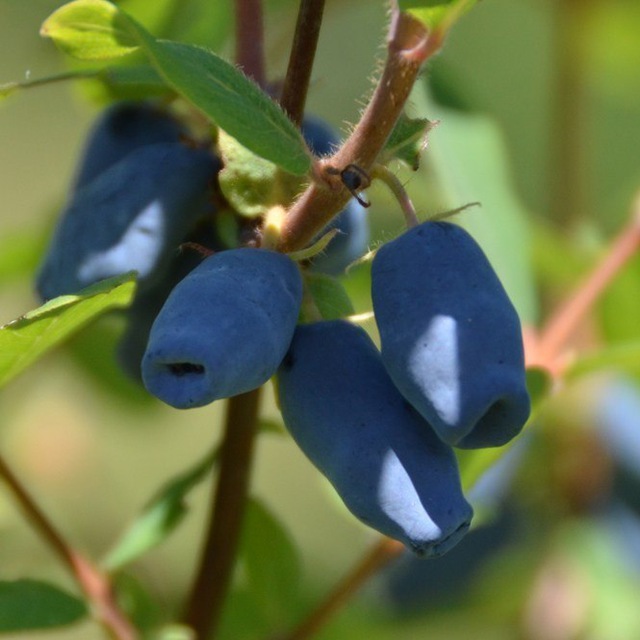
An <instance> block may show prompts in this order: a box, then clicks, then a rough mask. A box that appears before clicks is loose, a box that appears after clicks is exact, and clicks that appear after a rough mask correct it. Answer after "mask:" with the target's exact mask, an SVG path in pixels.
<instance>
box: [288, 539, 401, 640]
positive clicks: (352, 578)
mask: <svg viewBox="0 0 640 640" xmlns="http://www.w3.org/2000/svg"><path fill="white" fill-rule="evenodd" d="M404 550H405V547H404V545H403V544H401V543H400V542H397V541H396V540H392V539H391V538H382V539H381V540H380V541H379V542H377V543H376V544H375V545H374V546H373V547H372V548H371V549H370V550H369V551H367V553H366V554H365V555H364V556H363V557H362V559H361V560H360V561H359V562H358V564H357V565H356V566H355V567H353V569H352V570H351V571H350V572H349V573H348V574H347V575H346V576H345V577H344V578H343V579H342V580H341V581H340V582H339V583H338V584H337V585H336V586H335V588H334V589H333V590H332V591H331V593H330V594H329V595H328V596H327V597H326V598H325V600H324V601H323V602H321V603H320V605H319V606H318V607H317V608H316V609H315V610H314V611H312V612H311V614H309V616H307V618H306V619H305V620H304V621H303V622H302V623H301V624H300V625H299V626H298V627H296V628H295V629H294V630H293V631H291V632H290V633H287V634H285V635H282V636H278V639H277V640H308V638H311V637H313V636H314V635H315V634H316V633H317V632H318V631H320V629H322V628H323V627H325V626H326V624H327V622H328V621H329V620H330V619H331V618H332V617H333V616H334V615H335V614H336V613H337V612H338V611H339V610H340V609H342V608H343V607H344V606H345V604H347V602H349V600H351V599H352V598H353V596H354V595H355V594H356V592H357V591H358V590H359V589H360V587H362V586H363V585H364V584H365V583H366V582H367V581H368V580H369V579H370V578H371V577H372V576H374V575H375V574H376V573H377V572H378V571H380V570H381V569H382V568H383V567H384V566H386V565H387V564H388V563H389V562H391V561H392V560H393V559H394V558H397V557H398V556H399V555H400V554H401V553H402V552H403V551H404Z"/></svg>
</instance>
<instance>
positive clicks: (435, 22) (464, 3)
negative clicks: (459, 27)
mask: <svg viewBox="0 0 640 640" xmlns="http://www.w3.org/2000/svg"><path fill="white" fill-rule="evenodd" d="M476 2H477V0H399V2H398V4H399V6H400V10H401V11H406V12H407V13H410V14H411V15H412V16H414V17H416V18H417V19H418V20H420V22H422V23H423V24H424V25H425V26H426V27H427V28H428V29H429V30H430V31H433V30H436V29H437V30H439V31H440V32H441V33H443V34H444V33H446V32H447V31H448V30H449V29H450V28H451V27H452V26H453V24H454V23H455V22H456V21H457V20H458V18H460V16H462V15H463V14H464V13H466V12H467V11H469V9H471V7H473V5H474V4H476Z"/></svg>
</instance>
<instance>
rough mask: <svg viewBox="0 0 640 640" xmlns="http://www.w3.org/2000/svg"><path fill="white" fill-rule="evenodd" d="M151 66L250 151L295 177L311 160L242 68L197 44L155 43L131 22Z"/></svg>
mask: <svg viewBox="0 0 640 640" xmlns="http://www.w3.org/2000/svg"><path fill="white" fill-rule="evenodd" d="M128 20H129V21H130V24H131V29H132V30H133V31H134V32H135V33H136V36H137V38H138V40H139V42H140V43H141V44H142V45H143V48H144V50H145V52H146V53H147V55H148V56H149V59H150V60H151V62H152V64H153V65H154V66H155V67H156V69H157V70H158V71H159V72H160V74H161V75H162V76H163V77H164V78H165V80H166V81H167V82H168V83H169V84H170V85H171V86H172V87H173V88H174V89H175V90H176V91H177V92H178V93H179V94H180V95H182V96H183V97H184V98H186V99H187V100H189V101H190V102H191V103H192V104H194V105H195V106H196V107H198V108H199V109H200V110H202V111H203V112H204V113H205V114H206V115H208V116H209V117H210V118H211V119H212V120H213V121H214V122H215V123H216V124H217V125H218V126H219V127H220V128H221V129H224V130H225V131H226V132H227V133H228V134H229V135H230V136H233V137H234V138H235V139H236V140H238V142H240V144H242V145H244V146H245V147H246V148H247V149H249V150H250V151H252V152H253V153H255V154H256V155H258V156H260V157H261V158H265V159H266V160H269V161H270V162H273V163H274V164H276V165H278V166H279V167H281V168H282V169H284V170H285V171H288V172H289V173H292V174H294V175H298V176H301V175H304V174H306V173H307V172H308V171H309V169H310V167H311V156H310V154H309V151H308V149H307V146H306V144H305V143H304V140H303V139H302V135H301V133H300V132H299V131H298V129H297V128H296V126H295V125H294V124H293V122H291V120H289V118H288V117H287V116H286V114H285V113H284V111H282V109H280V107H279V106H278V105H277V104H276V103H275V102H274V101H273V100H272V99H271V98H270V97H269V96H268V95H267V94H265V93H264V92H263V91H262V90H261V89H260V88H259V87H258V85H256V84H255V83H254V82H253V81H251V80H250V79H249V78H247V76H245V75H244V74H243V73H242V72H241V71H240V70H239V69H237V68H236V67H234V66H233V65H232V64H229V63H228V62H227V61H226V60H223V59H222V58H221V57H220V56H218V55H216V54H215V53H213V52H212V51H209V50H207V49H204V48H203V47H198V46H195V45H189V44H182V43H179V42H170V41H168V40H156V39H155V38H153V36H151V34H149V33H148V32H146V31H145V30H144V29H143V28H142V27H141V26H140V25H139V24H138V23H136V22H135V21H133V20H132V19H131V18H128Z"/></svg>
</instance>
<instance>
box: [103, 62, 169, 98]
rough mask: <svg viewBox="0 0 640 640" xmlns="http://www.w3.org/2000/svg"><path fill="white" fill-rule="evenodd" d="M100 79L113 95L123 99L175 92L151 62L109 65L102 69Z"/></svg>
mask: <svg viewBox="0 0 640 640" xmlns="http://www.w3.org/2000/svg"><path fill="white" fill-rule="evenodd" d="M98 79H99V80H100V81H102V83H103V84H104V85H105V86H106V87H107V89H108V90H109V91H110V93H111V94H112V96H114V97H117V98H121V99H123V98H131V97H135V96H137V95H140V96H144V97H148V96H150V95H154V96H158V95H164V94H167V93H173V90H172V89H170V88H169V87H168V86H167V83H166V82H165V81H164V80H163V79H162V77H161V76H160V74H159V73H158V72H157V71H156V70H155V69H154V68H153V67H152V66H151V65H150V64H138V65H131V66H124V65H118V66H114V67H107V68H106V69H103V70H102V72H101V73H100V75H99V77H98Z"/></svg>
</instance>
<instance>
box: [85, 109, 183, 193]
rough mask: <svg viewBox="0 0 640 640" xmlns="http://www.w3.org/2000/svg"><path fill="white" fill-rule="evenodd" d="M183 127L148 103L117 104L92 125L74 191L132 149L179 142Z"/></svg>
mask: <svg viewBox="0 0 640 640" xmlns="http://www.w3.org/2000/svg"><path fill="white" fill-rule="evenodd" d="M184 135H186V131H185V129H184V127H183V126H182V125H181V124H179V123H178V121H177V120H175V119H174V118H172V117H171V116H170V115H169V114H167V113H166V112H164V111H162V110H160V108H158V107H157V106H155V105H153V104H151V103H149V102H118V103H116V104H114V105H112V106H110V107H109V108H108V109H106V110H105V111H104V112H103V113H102V114H101V116H100V118H99V119H98V121H97V122H96V123H95V124H94V126H93V129H92V130H91V132H90V133H89V137H88V138H87V141H86V143H85V146H84V150H83V152H82V154H81V158H80V162H79V163H78V168H77V170H76V176H75V179H74V181H73V183H74V186H73V191H78V190H80V189H82V188H83V187H85V186H86V185H88V184H89V183H90V182H92V181H93V180H94V179H95V178H97V177H98V176H99V175H100V174H101V173H103V172H104V171H105V170H106V169H108V168H109V167H110V166H112V165H114V164H115V163H116V162H119V161H120V160H122V159H123V158H124V157H125V156H127V155H129V153H131V152H132V151H134V150H135V149H138V148H140V147H145V146H148V145H151V144H158V143H166V142H175V143H177V142H179V141H180V138H181V137H182V136H184Z"/></svg>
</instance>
